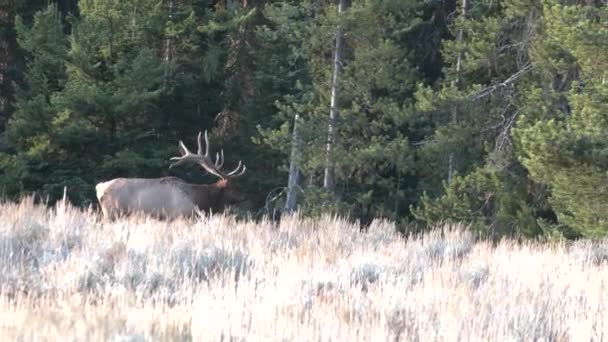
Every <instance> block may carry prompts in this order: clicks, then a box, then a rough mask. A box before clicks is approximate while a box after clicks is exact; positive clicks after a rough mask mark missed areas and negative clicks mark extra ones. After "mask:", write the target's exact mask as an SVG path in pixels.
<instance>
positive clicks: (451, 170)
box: [448, 0, 469, 184]
mask: <svg viewBox="0 0 608 342" xmlns="http://www.w3.org/2000/svg"><path fill="white" fill-rule="evenodd" d="M468 9H469V0H462V16H463V18H466V17H467V12H468ZM463 35H464V32H463V30H462V28H461V29H460V30H459V31H458V36H457V37H456V40H457V41H458V42H462V39H463ZM461 69H462V51H460V52H458V55H457V56H456V79H455V80H454V81H452V86H456V87H459V86H460V70H461ZM456 123H458V108H457V107H456V106H454V108H453V109H452V124H454V125H455V124H456ZM453 177H454V152H450V155H449V157H448V184H449V183H452V178H453Z"/></svg>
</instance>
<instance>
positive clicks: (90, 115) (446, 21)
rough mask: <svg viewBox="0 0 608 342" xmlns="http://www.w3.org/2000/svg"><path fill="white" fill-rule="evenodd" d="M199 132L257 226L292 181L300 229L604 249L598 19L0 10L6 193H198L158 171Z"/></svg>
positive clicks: (439, 0) (471, 3)
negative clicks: (449, 228)
mask: <svg viewBox="0 0 608 342" xmlns="http://www.w3.org/2000/svg"><path fill="white" fill-rule="evenodd" d="M294 127H296V131H295V132H294ZM204 129H208V130H209V131H210V133H211V139H212V144H213V146H212V148H214V149H217V148H220V147H222V148H223V149H224V151H225V153H226V161H227V164H228V165H227V167H230V166H232V165H236V162H237V161H238V160H243V162H244V163H245V165H247V168H248V173H247V175H246V177H243V178H242V180H240V184H239V185H240V188H241V189H242V190H243V191H244V192H245V193H246V194H247V198H248V200H247V202H246V203H245V205H244V208H242V209H243V210H247V211H250V212H251V213H253V214H254V215H262V214H267V213H268V212H269V211H270V210H272V208H283V207H284V205H285V202H286V201H287V193H288V188H287V185H288V176H289V174H290V172H289V171H290V170H291V175H292V177H291V180H292V181H291V185H292V186H291V187H290V189H291V192H290V196H291V195H296V196H297V198H295V200H296V203H297V205H298V208H299V210H301V211H302V212H304V213H305V214H316V213H320V212H325V211H333V212H338V213H340V214H344V215H350V216H351V217H353V218H355V219H360V220H362V221H363V222H367V221H369V220H370V219H372V218H375V217H386V218H390V219H393V220H395V221H397V222H398V223H399V225H400V227H401V229H404V230H415V229H423V228H424V227H426V226H427V225H429V224H432V223H434V222H437V221H448V222H449V221H458V222H464V223H467V224H470V225H471V227H473V229H475V230H476V231H478V232H479V233H480V234H482V235H486V236H490V237H494V238H498V237H501V236H517V237H539V236H542V237H566V238H575V237H579V236H585V237H592V238H597V237H602V236H604V235H606V233H607V232H608V3H606V1H605V0H601V1H600V0H595V1H594V0H501V1H499V0H426V1H423V0H348V1H347V0H334V1H330V0H274V1H271V0H238V1H237V0H131V1H122V0H80V1H77V0H59V1H49V0H44V1H43V0H2V2H1V4H0V132H1V134H0V193H2V194H4V196H8V197H14V196H19V195H21V194H23V193H31V192H35V193H37V194H39V195H41V196H42V197H43V198H44V197H48V198H49V199H50V200H51V201H53V200H55V199H57V198H59V197H61V196H62V194H63V189H64V187H67V191H68V196H69V198H70V200H71V201H72V202H74V203H77V204H81V205H88V204H91V203H95V201H96V199H95V194H94V185H95V184H96V183H97V182H100V181H104V180H108V179H110V178H113V177H119V176H121V177H157V176H164V175H175V176H179V177H182V178H184V179H186V180H188V181H191V182H209V181H212V180H213V179H212V178H211V177H209V176H206V175H204V174H203V173H202V172H201V171H200V170H197V169H195V168H181V169H171V170H169V169H168V158H169V157H172V156H175V155H177V154H178V149H177V142H178V140H179V139H183V140H184V141H185V142H186V144H187V145H189V146H192V145H193V144H194V143H195V137H196V134H197V132H198V131H199V130H204ZM294 133H295V134H294ZM328 146H329V147H330V148H328ZM230 163H233V164H232V165H230ZM296 176H297V177H296ZM293 199H294V197H293V196H292V197H291V199H290V201H289V202H288V204H289V205H288V207H289V208H291V207H292V204H293V202H292V200H293Z"/></svg>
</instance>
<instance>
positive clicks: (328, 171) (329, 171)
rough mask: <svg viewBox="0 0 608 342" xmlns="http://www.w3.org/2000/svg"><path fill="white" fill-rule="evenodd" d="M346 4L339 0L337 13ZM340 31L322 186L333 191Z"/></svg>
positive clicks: (340, 52)
mask: <svg viewBox="0 0 608 342" xmlns="http://www.w3.org/2000/svg"><path fill="white" fill-rule="evenodd" d="M345 6H346V1H345V0H340V3H339V5H338V14H342V13H344V7H345ZM342 39H343V37H342V31H341V29H340V28H339V27H338V30H337V31H336V47H335V51H334V63H333V72H332V77H331V100H330V108H329V127H328V132H327V147H326V150H325V152H326V158H327V159H326V166H325V177H324V179H323V187H324V188H325V189H326V190H329V191H333V190H334V187H335V185H336V169H335V161H334V156H333V153H334V147H335V144H336V135H337V127H336V126H337V124H338V75H339V71H340V65H341V64H342Z"/></svg>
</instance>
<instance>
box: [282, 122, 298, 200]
mask: <svg viewBox="0 0 608 342" xmlns="http://www.w3.org/2000/svg"><path fill="white" fill-rule="evenodd" d="M299 118H300V116H299V115H298V114H296V116H295V117H294V120H293V134H292V139H291V157H290V161H289V180H288V181H287V200H286V201H285V211H286V212H292V211H294V210H296V207H297V205H298V178H300V170H299V169H298V165H297V161H298V158H299V156H300V151H301V147H302V145H301V141H300V136H299V134H298V119H299Z"/></svg>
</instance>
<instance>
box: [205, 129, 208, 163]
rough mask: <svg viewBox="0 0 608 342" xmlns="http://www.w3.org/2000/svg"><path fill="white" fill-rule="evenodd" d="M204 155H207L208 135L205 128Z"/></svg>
mask: <svg viewBox="0 0 608 342" xmlns="http://www.w3.org/2000/svg"><path fill="white" fill-rule="evenodd" d="M205 156H207V157H208V156H209V137H208V136H207V130H205Z"/></svg>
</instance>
